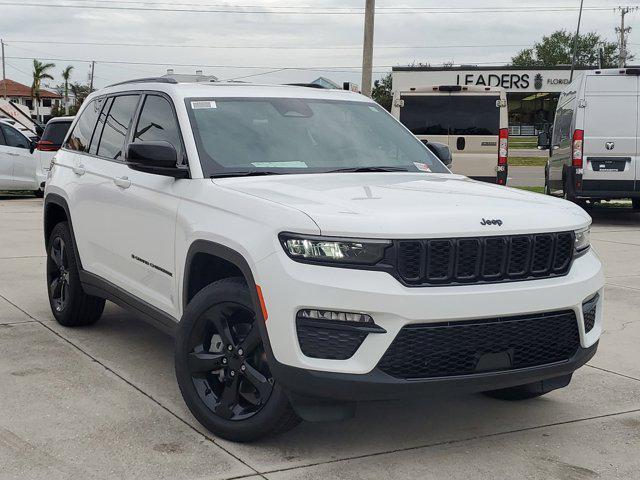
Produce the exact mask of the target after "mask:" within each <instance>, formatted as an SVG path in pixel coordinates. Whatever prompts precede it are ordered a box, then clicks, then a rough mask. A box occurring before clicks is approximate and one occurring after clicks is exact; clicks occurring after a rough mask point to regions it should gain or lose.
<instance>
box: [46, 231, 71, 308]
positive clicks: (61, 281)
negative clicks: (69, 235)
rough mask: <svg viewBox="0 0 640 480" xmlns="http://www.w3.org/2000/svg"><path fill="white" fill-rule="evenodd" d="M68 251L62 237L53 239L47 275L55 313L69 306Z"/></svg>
mask: <svg viewBox="0 0 640 480" xmlns="http://www.w3.org/2000/svg"><path fill="white" fill-rule="evenodd" d="M69 253H70V252H69V249H68V248H67V245H66V244H65V242H64V240H63V239H62V237H55V238H54V239H53V242H52V243H51V252H50V255H49V259H48V261H49V262H51V263H52V264H53V265H50V266H49V267H50V268H49V269H48V272H47V273H48V275H47V277H48V278H47V283H48V284H49V295H50V298H51V303H52V307H53V308H54V310H55V311H56V312H62V311H64V310H65V309H66V308H67V307H68V305H69V296H70V290H71V287H70V284H69V258H68V255H69Z"/></svg>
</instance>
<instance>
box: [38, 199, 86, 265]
mask: <svg viewBox="0 0 640 480" xmlns="http://www.w3.org/2000/svg"><path fill="white" fill-rule="evenodd" d="M60 222H67V223H68V224H69V230H70V231H71V237H72V238H73V243H74V247H75V248H74V249H73V250H74V252H75V256H76V263H77V265H78V268H79V269H82V262H81V260H80V254H79V253H78V247H77V245H78V244H77V242H76V235H75V233H74V230H73V222H72V221H71V213H70V211H69V204H68V203H67V200H66V199H65V198H64V197H62V196H60V195H58V194H56V193H49V194H48V195H47V196H46V197H45V199H44V215H43V229H44V231H43V233H44V245H45V248H46V249H47V250H48V249H49V237H50V236H51V232H52V231H53V227H55V226H56V225H57V224H58V223H60Z"/></svg>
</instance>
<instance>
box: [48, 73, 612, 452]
mask: <svg viewBox="0 0 640 480" xmlns="http://www.w3.org/2000/svg"><path fill="white" fill-rule="evenodd" d="M44 209H45V212H44V217H45V220H44V230H45V240H46V248H47V253H48V259H47V285H48V291H49V298H50V303H51V308H52V311H53V315H54V316H55V318H56V319H57V320H58V321H59V322H60V323H61V324H63V325H66V326H80V325H88V324H91V323H93V322H95V321H97V320H98V318H99V317H100V315H101V313H102V310H103V307H104V303H105V299H107V300H111V301H113V302H116V303H118V304H120V305H121V306H123V307H126V308H128V309H131V310H133V311H135V312H136V313H138V314H139V315H140V316H142V317H143V318H145V319H147V320H148V321H150V322H152V323H154V324H156V325H158V326H160V327H162V328H163V329H165V330H166V331H168V332H170V333H172V334H173V335H175V338H176V348H175V365H176V376H177V380H178V383H179V385H180V389H181V391H182V394H183V396H184V399H185V402H186V403H187V405H188V407H189V408H190V410H191V412H192V413H193V415H194V416H195V417H196V418H197V419H198V420H199V421H200V422H201V423H202V424H203V425H204V426H205V427H206V428H208V429H209V430H211V431H212V432H214V433H215V434H216V435H219V436H221V437H225V438H228V439H233V440H237V441H247V440H251V439H256V438H258V437H261V436H263V435H266V434H273V433H276V432H280V431H284V430H286V429H288V428H291V427H292V426H294V425H295V424H296V423H297V422H298V421H299V419H300V418H303V419H307V420H328V419H340V418H346V417H348V416H349V415H351V414H353V411H354V407H355V404H356V402H359V401H366V400H380V399H394V398H401V397H403V396H407V395H409V396H416V395H420V396H431V395H434V394H437V393H451V392H478V391H481V392H487V393H488V394H489V395H491V396H493V397H497V398H500V399H508V400H516V399H525V398H532V397H536V396H539V395H542V394H544V393H547V392H549V391H551V390H554V389H556V388H560V387H564V386H566V385H567V384H568V383H569V381H570V379H571V375H572V373H573V372H574V370H576V369H577V368H578V367H580V366H581V365H583V364H584V363H585V362H587V361H588V360H589V359H590V358H591V357H592V356H593V355H594V354H595V351H596V348H597V344H598V338H599V337H600V334H601V330H602V327H601V325H602V301H603V300H602V299H603V296H602V293H603V283H604V282H603V274H602V266H601V263H600V260H599V259H598V257H597V255H596V254H595V252H594V251H593V250H592V249H590V247H589V225H590V218H589V216H588V215H587V214H586V213H585V212H584V211H583V210H582V209H580V208H579V207H577V206H575V205H573V204H572V203H569V202H566V201H564V200H560V199H556V198H548V197H545V196H543V195H537V194H532V193H528V192H525V191H520V190H514V189H510V188H506V187H502V186H497V185H489V184H486V183H479V182H476V181H472V180H469V179H468V178H465V177H463V176H459V175H453V174H451V172H450V171H449V170H448V169H447V168H446V167H445V166H444V165H443V164H442V163H441V162H440V161H439V160H438V159H437V158H436V157H435V156H434V155H433V154H432V153H431V152H430V150H429V149H427V148H426V147H425V146H424V145H423V144H422V143H421V142H420V141H419V140H417V139H416V138H415V137H414V136H413V135H412V134H411V133H410V132H409V131H408V130H407V129H405V128H404V127H403V126H402V125H401V124H400V123H398V122H397V121H396V120H395V119H393V118H392V117H391V115H389V114H388V113H387V112H385V111H384V110H383V109H382V108H380V107H379V106H378V105H377V104H376V103H374V102H373V101H371V100H370V99H368V98H366V97H363V96H360V95H358V94H355V93H351V92H345V91H334V90H319V89H311V88H306V87H295V86H257V85H248V84H221V83H219V84H201V85H198V84H180V83H176V82H174V81H171V80H168V79H147V80H138V81H132V82H126V83H124V84H119V85H114V86H111V87H108V88H105V89H103V90H100V91H98V92H95V93H93V94H91V95H90V96H89V98H88V99H87V100H86V101H85V103H84V106H83V108H82V110H81V111H80V113H79V114H78V115H77V117H76V119H75V120H74V123H73V125H72V126H71V129H70V130H69V133H68V134H67V137H66V139H65V141H64V144H63V147H62V148H61V149H60V150H59V152H58V153H57V155H56V157H55V159H54V161H53V164H52V168H51V170H50V172H49V178H48V180H47V183H46V191H45V205H44Z"/></svg>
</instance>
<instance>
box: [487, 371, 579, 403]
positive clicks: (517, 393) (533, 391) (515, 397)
mask: <svg viewBox="0 0 640 480" xmlns="http://www.w3.org/2000/svg"><path fill="white" fill-rule="evenodd" d="M569 382H571V374H569V375H564V376H562V377H556V378H550V379H548V380H540V381H539V382H534V383H528V384H525V385H518V386H515V387H510V388H501V389H499V390H489V391H487V392H482V393H483V394H484V395H486V396H487V397H491V398H497V399H499V400H506V401H512V402H513V401H519V400H529V399H531V398H536V397H540V396H542V395H545V394H547V393H549V392H552V391H553V390H557V389H559V388H564V387H566V386H567V385H569Z"/></svg>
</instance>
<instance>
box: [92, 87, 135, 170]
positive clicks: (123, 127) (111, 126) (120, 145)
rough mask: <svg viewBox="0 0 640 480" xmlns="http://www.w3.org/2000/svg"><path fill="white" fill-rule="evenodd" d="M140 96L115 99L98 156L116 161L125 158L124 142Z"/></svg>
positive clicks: (125, 96) (101, 139)
mask: <svg viewBox="0 0 640 480" xmlns="http://www.w3.org/2000/svg"><path fill="white" fill-rule="evenodd" d="M138 99H139V96H138V95H122V96H119V97H115V99H114V100H113V103H112V105H111V108H110V109H109V114H108V115H107V117H106V120H105V124H104V129H103V130H102V136H101V137H100V146H99V147H98V155H99V156H101V157H108V158H114V159H123V158H124V141H125V137H126V136H127V132H128V131H129V127H130V126H131V122H132V121H133V114H134V113H135V111H136V107H137V106H138Z"/></svg>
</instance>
